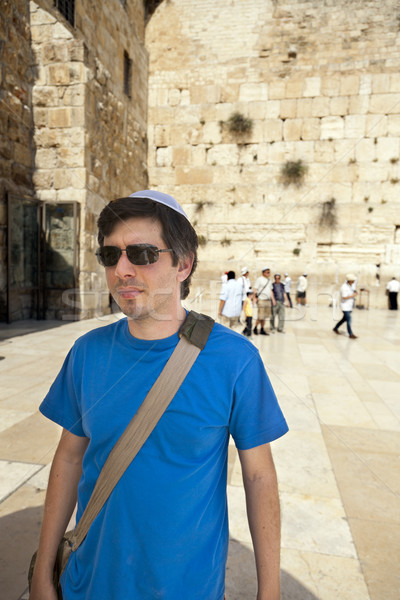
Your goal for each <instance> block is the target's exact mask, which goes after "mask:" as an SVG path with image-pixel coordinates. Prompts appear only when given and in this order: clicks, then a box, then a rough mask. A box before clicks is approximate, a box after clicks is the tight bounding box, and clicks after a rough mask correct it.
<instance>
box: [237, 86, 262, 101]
mask: <svg viewBox="0 0 400 600" xmlns="http://www.w3.org/2000/svg"><path fill="white" fill-rule="evenodd" d="M267 100H268V85H267V84H266V83H242V85H241V86H240V89H239V102H257V101H264V102H266V101H267Z"/></svg>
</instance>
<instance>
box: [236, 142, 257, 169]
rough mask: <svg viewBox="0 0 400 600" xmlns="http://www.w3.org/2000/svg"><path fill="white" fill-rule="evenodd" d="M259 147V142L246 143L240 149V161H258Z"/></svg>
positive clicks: (242, 162) (244, 162)
mask: <svg viewBox="0 0 400 600" xmlns="http://www.w3.org/2000/svg"><path fill="white" fill-rule="evenodd" d="M258 148H259V145H258V144H245V145H244V146H242V147H241V148H240V151H239V163H240V164H243V165H250V164H252V163H255V162H258V160H257V159H258Z"/></svg>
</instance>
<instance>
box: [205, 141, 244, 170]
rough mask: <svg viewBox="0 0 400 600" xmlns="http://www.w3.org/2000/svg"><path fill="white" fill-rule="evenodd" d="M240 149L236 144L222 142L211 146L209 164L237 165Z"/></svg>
mask: <svg viewBox="0 0 400 600" xmlns="http://www.w3.org/2000/svg"><path fill="white" fill-rule="evenodd" d="M238 158H239V151H238V147H237V145H236V144H220V145H219V146H215V147H213V148H210V149H209V150H208V152H207V164H209V165H221V166H227V165H237V164H238Z"/></svg>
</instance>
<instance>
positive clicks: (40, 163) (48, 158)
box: [35, 148, 58, 169]
mask: <svg viewBox="0 0 400 600" xmlns="http://www.w3.org/2000/svg"><path fill="white" fill-rule="evenodd" d="M57 157H58V150H56V149H55V148H38V149H37V150H36V153H35V167H36V168H37V169H54V168H55V167H56V166H57Z"/></svg>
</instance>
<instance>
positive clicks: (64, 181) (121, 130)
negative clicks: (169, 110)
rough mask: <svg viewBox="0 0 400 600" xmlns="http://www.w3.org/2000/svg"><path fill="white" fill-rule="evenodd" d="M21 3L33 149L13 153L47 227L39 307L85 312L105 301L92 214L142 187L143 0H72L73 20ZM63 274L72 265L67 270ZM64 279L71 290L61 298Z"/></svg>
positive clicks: (45, 2) (66, 313)
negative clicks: (42, 300) (31, 75)
mask: <svg viewBox="0 0 400 600" xmlns="http://www.w3.org/2000/svg"><path fill="white" fill-rule="evenodd" d="M14 4H18V3H14ZM20 4H21V5H23V6H24V7H25V11H26V12H25V17H26V35H27V40H26V44H27V51H29V52H31V55H29V59H27V64H28V65H32V66H33V72H34V79H32V78H31V80H29V78H27V83H26V84H25V87H22V86H21V94H25V95H26V97H28V92H26V93H25V92H24V90H25V88H27V86H28V84H29V82H30V85H31V86H32V109H31V110H30V111H28V115H33V119H32V120H31V122H30V123H28V131H29V134H30V136H31V139H32V132H33V131H34V135H33V144H34V148H35V152H34V162H33V164H32V158H31V162H30V163H29V161H28V154H29V148H30V147H31V146H30V145H29V143H25V144H23V143H22V142H21V144H20V146H21V150H20V151H19V156H20V157H21V160H20V161H19V162H20V163H21V164H23V165H24V166H25V165H26V167H27V172H28V174H29V176H30V177H31V176H32V171H33V184H34V195H35V198H36V199H37V200H39V203H40V208H43V207H45V206H48V207H49V208H48V209H45V212H44V213H43V219H42V221H43V224H44V225H43V227H46V226H48V227H50V228H55V231H45V232H44V237H45V239H46V244H47V245H49V244H50V243H53V242H54V244H56V245H55V246H51V248H50V250H49V252H48V249H47V248H46V255H47V256H48V257H50V258H49V259H48V260H47V262H46V264H45V266H43V264H44V263H43V264H42V269H44V270H45V271H46V270H47V272H43V273H42V281H44V282H50V283H49V285H48V288H46V292H45V294H46V296H47V305H46V316H47V318H49V317H56V318H70V317H71V316H73V315H71V313H73V314H75V315H78V316H81V317H82V316H91V315H93V314H94V313H95V311H96V310H98V311H99V312H101V310H102V309H104V308H106V305H107V304H108V295H106V294H104V293H102V290H103V289H104V287H105V286H104V276H103V273H102V269H101V268H100V267H99V265H98V264H97V261H96V260H95V257H94V249H95V247H96V230H97V227H96V219H97V216H98V214H99V212H100V210H101V209H102V207H103V206H104V205H105V204H106V203H107V202H108V201H110V200H111V199H114V198H115V197H118V196H119V195H124V194H128V193H131V192H132V191H134V190H135V189H139V188H143V187H146V186H147V165H146V155H147V133H146V118H147V52H146V49H145V47H144V26H145V14H144V4H143V2H142V1H141V0H130V1H129V2H125V3H123V2H120V0H110V1H109V2H104V3H101V5H99V3H97V2H94V1H93V0H80V1H77V2H75V13H74V26H73V27H72V26H71V25H70V23H69V22H68V21H67V20H66V19H65V18H64V16H63V15H62V14H61V13H60V12H59V11H58V10H57V8H56V7H55V6H54V3H53V2H52V0H37V2H34V1H31V2H29V3H28V2H20ZM14 12H15V10H14ZM28 24H29V25H30V27H28ZM29 34H30V38H31V39H30V41H31V44H29ZM15 44H16V42H15V40H14V45H15ZM18 45H21V44H18ZM11 47H13V46H11ZM126 65H128V66H129V68H130V72H129V78H127V73H126V71H125V69H126ZM3 71H4V69H3ZM23 76H24V75H23V73H21V78H23ZM14 95H16V94H14ZM13 102H14V103H17V104H18V102H17V99H15V98H14V99H13ZM19 110H20V111H21V110H22V109H19ZM32 125H33V127H32ZM22 150H23V151H22ZM31 154H32V151H31ZM23 161H24V162H23ZM28 163H29V164H28ZM8 168H10V165H9V164H8ZM31 194H32V189H31ZM55 205H57V206H59V209H58V211H57V212H55V211H54V210H53V208H51V207H54V206H55ZM46 210H47V212H46ZM61 213H63V215H64V216H62V214H61ZM46 215H47V216H46ZM61 233H62V235H61ZM71 236H72V238H71ZM52 241H53V242H52ZM71 244H72V246H71ZM62 265H64V266H62ZM57 269H58V273H57ZM68 273H69V274H71V273H74V276H73V277H72V279H71V277H70V276H69V275H68ZM68 288H76V289H75V291H74V290H70V291H69V292H68V297H66V296H65V294H64V295H63V291H65V290H66V289H68ZM50 297H51V298H50ZM66 298H67V300H66Z"/></svg>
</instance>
